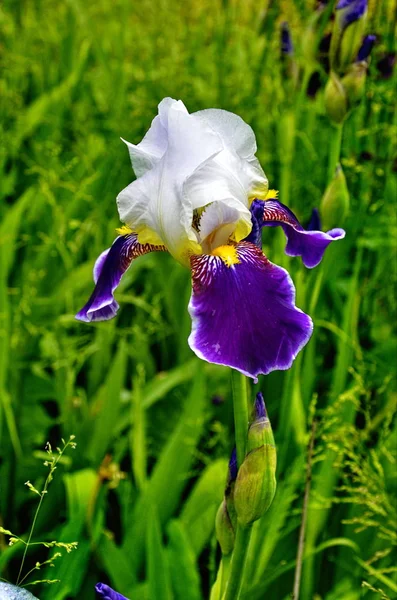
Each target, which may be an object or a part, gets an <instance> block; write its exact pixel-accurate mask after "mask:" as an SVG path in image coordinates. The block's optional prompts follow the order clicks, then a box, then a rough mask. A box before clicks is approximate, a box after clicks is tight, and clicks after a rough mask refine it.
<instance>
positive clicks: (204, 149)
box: [117, 101, 223, 260]
mask: <svg viewBox="0 0 397 600" xmlns="http://www.w3.org/2000/svg"><path fill="white" fill-rule="evenodd" d="M163 102H164V101H163ZM163 109H165V110H163ZM159 110H160V111H161V114H160V120H161V124H162V126H163V127H164V128H165V129H167V132H168V144H167V150H166V151H165V152H164V154H163V156H162V157H161V158H160V160H159V161H158V162H157V163H156V164H155V165H154V166H153V167H152V168H151V169H150V170H147V171H146V172H145V174H144V175H142V176H141V177H139V179H137V181H134V182H133V183H132V184H130V185H129V186H128V187H127V188H126V189H125V190H123V191H122V192H121V193H120V194H119V196H118V198H117V203H118V207H119V213H120V218H121V220H122V221H124V222H126V223H127V224H128V225H129V226H130V227H131V228H132V229H134V230H135V231H138V234H139V231H140V230H142V229H143V228H144V227H146V228H149V229H150V230H151V231H153V232H155V233H156V235H157V236H158V240H156V243H158V242H159V240H161V243H162V244H164V245H165V246H166V247H167V249H168V250H169V251H170V252H171V253H172V254H173V255H174V256H175V257H176V258H178V259H179V260H181V252H182V251H183V248H182V247H183V245H184V244H185V246H186V243H187V242H188V240H191V241H193V242H196V241H197V235H196V232H195V231H194V229H193V227H192V219H193V208H192V204H191V201H190V197H189V196H186V195H185V194H183V184H184V181H185V180H186V179H188V178H189V176H190V175H191V174H192V173H193V172H194V171H195V170H196V169H197V167H198V166H199V165H200V164H202V163H203V162H205V161H206V160H208V159H209V158H210V157H211V156H214V155H215V154H216V153H218V152H220V151H221V150H222V147H223V146H222V141H221V139H220V137H219V136H218V135H217V134H216V133H215V132H214V131H213V130H212V129H211V128H210V127H208V126H207V125H206V124H205V123H203V122H202V121H199V120H197V119H193V118H192V116H191V115H189V114H188V113H187V111H186V109H185V107H184V105H183V103H182V102H175V101H174V102H171V103H170V102H168V103H166V105H165V106H161V108H160V109H159ZM152 243H153V242H152Z"/></svg>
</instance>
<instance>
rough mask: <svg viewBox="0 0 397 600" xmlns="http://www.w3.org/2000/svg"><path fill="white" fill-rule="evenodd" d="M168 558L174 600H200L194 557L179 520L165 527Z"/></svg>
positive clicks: (197, 573)
mask: <svg viewBox="0 0 397 600" xmlns="http://www.w3.org/2000/svg"><path fill="white" fill-rule="evenodd" d="M167 533H168V537H169V542H168V557H169V561H168V562H169V565H170V571H171V581H172V588H173V591H174V595H175V600H200V599H201V597H202V596H201V592H200V575H199V572H198V569H197V564H196V556H195V554H194V552H193V550H192V547H191V543H190V541H189V537H188V535H187V533H186V530H185V528H184V526H183V524H182V522H181V521H180V520H178V521H177V520H175V521H171V523H170V524H169V526H168V527H167Z"/></svg>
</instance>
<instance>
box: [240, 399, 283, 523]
mask: <svg viewBox="0 0 397 600" xmlns="http://www.w3.org/2000/svg"><path fill="white" fill-rule="evenodd" d="M276 462H277V458H276V447H275V445H274V438H273V432H272V428H271V425H270V421H269V419H268V417H267V413H266V408H265V403H264V401H263V396H262V394H260V393H259V394H258V395H257V398H256V402H255V410H254V419H253V421H252V423H251V425H250V427H249V430H248V440H247V455H246V457H245V459H244V461H243V464H242V465H241V467H240V468H239V471H238V474H237V480H236V484H235V488H234V506H235V508H236V513H237V519H238V521H239V523H241V524H242V525H243V526H245V525H248V524H250V523H253V522H254V521H256V520H257V519H259V518H260V517H261V516H262V515H263V514H264V513H265V512H266V511H267V510H268V508H269V507H270V505H271V503H272V502H273V498H274V494H275V492H276Z"/></svg>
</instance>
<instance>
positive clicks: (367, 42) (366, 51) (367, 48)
mask: <svg viewBox="0 0 397 600" xmlns="http://www.w3.org/2000/svg"><path fill="white" fill-rule="evenodd" d="M375 41H376V35H366V36H365V38H364V40H363V43H362V45H361V48H360V50H359V51H358V54H357V58H356V62H362V61H363V60H368V58H369V55H370V54H371V52H372V48H373V47H374V44H375Z"/></svg>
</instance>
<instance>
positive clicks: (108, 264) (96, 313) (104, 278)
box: [76, 234, 165, 323]
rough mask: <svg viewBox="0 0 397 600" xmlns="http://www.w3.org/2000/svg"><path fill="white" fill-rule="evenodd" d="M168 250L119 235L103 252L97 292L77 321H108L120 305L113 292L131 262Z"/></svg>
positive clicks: (97, 270)
mask: <svg viewBox="0 0 397 600" xmlns="http://www.w3.org/2000/svg"><path fill="white" fill-rule="evenodd" d="M156 250H158V251H160V250H165V248H164V247H163V246H151V245H150V244H139V243H138V241H137V237H136V235H135V234H130V235H126V236H119V237H117V238H116V239H115V241H114V242H113V245H112V246H111V247H110V248H108V249H107V250H105V251H104V252H102V254H100V256H99V257H98V258H97V260H96V262H95V265H94V273H93V275H94V282H95V284H96V285H95V289H94V291H93V292H92V294H91V297H90V299H89V300H88V302H87V304H86V305H85V306H84V307H83V308H82V309H81V310H80V312H78V313H77V315H76V319H77V320H78V321H85V322H86V323H90V322H91V321H107V320H108V319H111V318H113V317H114V316H115V315H116V313H117V311H118V309H119V305H118V303H117V302H116V300H115V298H114V295H113V294H114V291H115V289H116V288H117V286H118V285H119V283H120V280H121V278H122V276H123V275H124V273H125V272H126V270H127V269H128V267H129V266H130V264H131V262H132V260H133V259H134V258H137V257H138V256H141V255H142V254H146V253H148V252H153V251H156Z"/></svg>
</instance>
